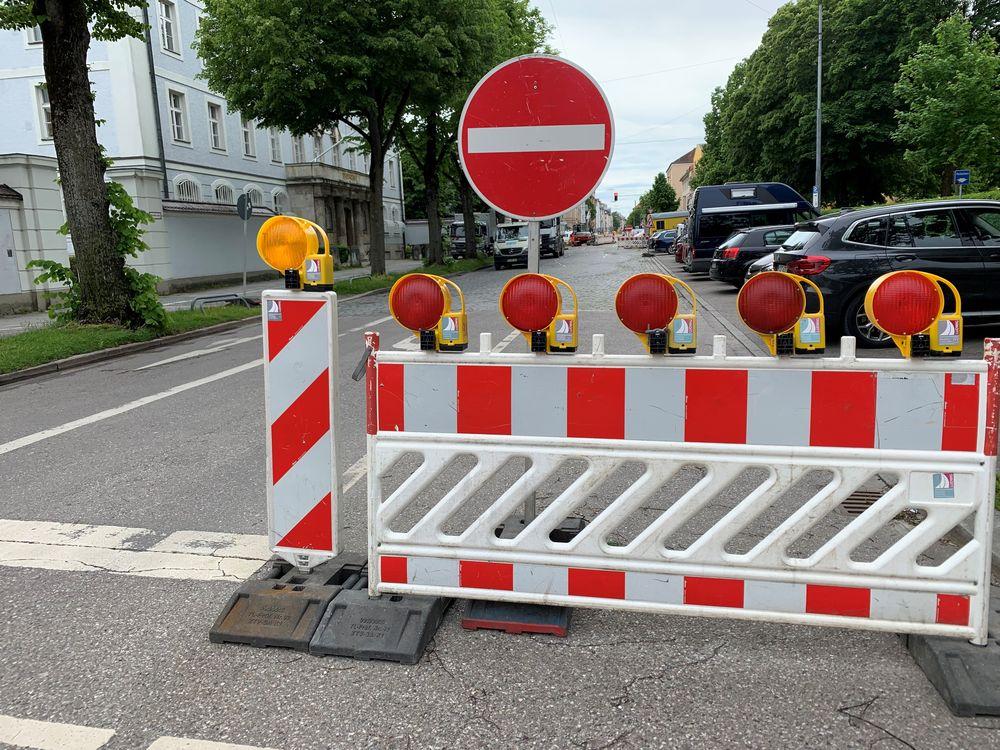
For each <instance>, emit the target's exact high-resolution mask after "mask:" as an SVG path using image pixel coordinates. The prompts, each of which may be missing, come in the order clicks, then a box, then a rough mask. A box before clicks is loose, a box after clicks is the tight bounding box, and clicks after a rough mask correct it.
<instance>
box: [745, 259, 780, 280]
mask: <svg viewBox="0 0 1000 750" xmlns="http://www.w3.org/2000/svg"><path fill="white" fill-rule="evenodd" d="M773 268H774V253H768V254H767V255H765V256H764V257H763V258H759V259H758V260H755V261H754V262H753V263H751V264H750V265H749V266H747V271H746V275H745V276H744V277H743V283H744V284H746V283H747V281H749V280H750V278H751V277H752V276H756V275H757V274H759V273H760V272H761V271H770V270H772V269H773Z"/></svg>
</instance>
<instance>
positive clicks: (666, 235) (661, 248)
mask: <svg viewBox="0 0 1000 750" xmlns="http://www.w3.org/2000/svg"><path fill="white" fill-rule="evenodd" d="M676 239H677V231H676V230H674V229H664V230H663V231H662V232H657V233H656V234H654V235H653V236H652V237H650V238H649V247H650V248H651V249H652V251H653V252H654V253H666V252H669V251H670V250H672V249H673V247H674V241H675V240H676Z"/></svg>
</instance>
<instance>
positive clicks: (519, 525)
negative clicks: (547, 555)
mask: <svg viewBox="0 0 1000 750" xmlns="http://www.w3.org/2000/svg"><path fill="white" fill-rule="evenodd" d="M586 525H587V522H586V521H584V520H583V519H582V518H576V517H570V518H564V519H563V520H562V522H561V523H560V524H559V525H558V526H556V527H555V528H554V529H552V531H550V532H549V539H551V540H552V541H553V542H562V543H563V544H565V543H566V542H569V541H572V540H573V537H575V536H576V535H577V534H579V533H580V532H581V531H583V529H584V527H585V526H586ZM523 530H524V516H523V515H521V514H516V515H513V516H508V517H507V518H506V519H504V522H503V523H501V524H500V525H499V526H497V527H496V530H495V532H494V533H495V534H496V535H497V536H498V537H500V538H501V539H513V538H514V537H516V536H517V535H518V534H520V533H521V532H522V531H523Z"/></svg>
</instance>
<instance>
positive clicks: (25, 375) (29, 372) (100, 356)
mask: <svg viewBox="0 0 1000 750" xmlns="http://www.w3.org/2000/svg"><path fill="white" fill-rule="evenodd" d="M484 268H491V266H489V265H483V266H480V267H479V268H473V269H472V270H470V271H462V272H461V273H456V274H453V275H452V276H449V277H448V278H455V277H458V276H465V275H466V274H468V273H475V272H476V271H482V270H483V269H484ZM407 273H419V271H407ZM389 289H390V287H383V288H381V289H369V290H368V291H367V292H359V293H358V294H352V295H350V296H349V297H344V299H343V300H341V301H340V302H341V304H346V303H348V302H351V301H352V300H356V299H361V298H362V297H368V296H370V295H372V294H379V293H381V292H385V293H388V291H389ZM251 323H258V324H259V323H260V317H259V316H257V315H253V316H251V317H249V318H243V319H242V320H230V321H227V322H225V323H217V324H216V325H214V326H206V327H205V328H196V329H195V330H193V331H185V332H184V333H175V334H172V335H170V336H161V337H159V338H155V339H150V340H149V341H136V342H135V343H133V344H122V345H121V346H114V347H111V348H110V349H98V350H97V351H94V352H86V353H84V354H74V355H73V356H72V357H66V358H64V359H57V360H55V361H54V362H46V363H45V364H43V365H36V366H34V367H26V368H25V369H23V370H15V371H14V372H7V373H4V374H2V375H0V388H2V387H4V386H6V385H12V384H14V383H21V382H24V381H25V380H32V379H34V378H39V377H42V376H43V375H51V374H53V373H57V372H66V371H68V370H75V369H78V368H80V367H86V366H87V365H93V364H97V363H99V362H106V361H108V360H110V359H118V358H119V357H126V356H128V355H130V354H137V353H139V352H144V351H148V350H150V349H157V348H159V347H161V346H169V345H171V344H179V343H183V342H185V341H190V340H191V339H197V338H201V337H203V336H211V335H212V334H213V333H225V332H226V331H231V330H234V329H236V328H242V327H243V326H247V325H250V324H251Z"/></svg>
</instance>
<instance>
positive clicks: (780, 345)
mask: <svg viewBox="0 0 1000 750" xmlns="http://www.w3.org/2000/svg"><path fill="white" fill-rule="evenodd" d="M806 289H808V290H809V291H810V292H811V293H812V299H813V301H815V302H817V303H818V304H817V309H816V310H813V311H812V312H807V311H806V305H807V302H808V300H807V298H806ZM736 309H737V310H738V311H739V314H740V317H741V318H742V319H743V322H744V323H746V324H747V327H748V328H749V329H750V330H751V331H753V332H754V333H756V334H757V335H758V336H760V338H761V339H762V340H763V341H764V343H765V344H766V345H767V348H768V349H769V350H770V352H771V354H772V355H778V354H792V353H805V352H822V351H823V350H824V349H825V347H826V334H825V330H824V329H825V325H824V313H823V294H822V292H820V290H819V287H817V286H816V285H815V284H814V283H813V282H811V281H810V280H809V279H806V278H804V277H802V276H797V275H795V274H791V273H782V272H779V271H765V272H764V273H760V274H757V275H756V276H753V277H751V278H750V279H749V280H748V281H747V283H746V284H744V285H743V288H742V289H740V294H739V297H738V298H737V300H736Z"/></svg>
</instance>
